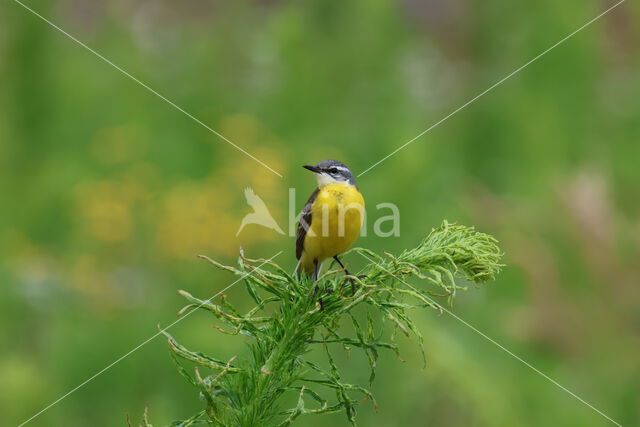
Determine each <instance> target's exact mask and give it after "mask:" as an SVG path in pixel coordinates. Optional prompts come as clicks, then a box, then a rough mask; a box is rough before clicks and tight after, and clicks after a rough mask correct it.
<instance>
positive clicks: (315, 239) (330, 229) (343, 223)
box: [304, 183, 364, 263]
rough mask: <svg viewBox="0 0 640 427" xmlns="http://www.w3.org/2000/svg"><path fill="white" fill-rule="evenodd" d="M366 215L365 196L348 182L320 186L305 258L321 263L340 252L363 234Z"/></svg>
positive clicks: (305, 242) (306, 239)
mask: <svg viewBox="0 0 640 427" xmlns="http://www.w3.org/2000/svg"><path fill="white" fill-rule="evenodd" d="M363 217H364V198H363V197H362V194H360V192H359V191H358V189H357V188H356V187H355V186H353V185H348V184H338V183H335V184H329V185H325V186H323V187H321V188H320V191H319V193H318V197H317V198H316V200H315V202H314V203H313V206H312V207H311V227H310V228H309V231H308V232H307V236H306V238H305V241H304V258H306V259H305V260H304V261H306V262H313V259H317V260H318V263H321V262H322V261H323V260H325V259H326V258H330V257H333V256H334V255H338V254H341V253H342V252H344V251H346V250H347V249H349V248H350V247H351V245H353V243H354V242H355V241H356V239H357V238H358V235H359V234H360V228H361V226H362V221H363Z"/></svg>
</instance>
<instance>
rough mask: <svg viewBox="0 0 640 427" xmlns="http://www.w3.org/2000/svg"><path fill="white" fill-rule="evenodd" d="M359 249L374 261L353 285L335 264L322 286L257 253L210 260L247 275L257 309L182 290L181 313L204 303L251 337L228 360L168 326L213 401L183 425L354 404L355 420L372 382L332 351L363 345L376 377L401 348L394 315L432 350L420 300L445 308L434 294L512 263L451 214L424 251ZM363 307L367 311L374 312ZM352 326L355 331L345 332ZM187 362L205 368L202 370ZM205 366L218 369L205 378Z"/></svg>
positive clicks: (281, 422)
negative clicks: (357, 378)
mask: <svg viewBox="0 0 640 427" xmlns="http://www.w3.org/2000/svg"><path fill="white" fill-rule="evenodd" d="M351 252H352V253H357V254H360V255H361V256H362V257H364V258H366V259H367V260H368V261H369V262H368V263H367V265H366V266H365V267H364V269H363V270H362V271H361V272H360V274H359V276H348V277H349V278H350V279H351V280H352V281H353V284H354V286H353V288H352V286H351V283H345V277H344V275H343V272H342V270H332V269H330V270H329V271H327V272H326V273H325V274H324V275H323V276H322V277H321V278H320V279H319V280H318V282H317V286H318V288H317V289H316V284H314V283H312V282H311V281H310V280H309V279H307V278H301V279H298V278H296V277H294V276H293V275H292V274H289V273H288V272H286V271H285V270H284V269H282V268H281V267H279V266H278V265H277V264H275V263H274V262H271V261H269V260H263V259H249V258H246V257H245V256H244V254H242V253H241V255H240V258H239V267H237V268H235V267H229V266H225V265H222V264H219V263H217V262H215V261H213V260H211V259H209V258H206V257H205V258H206V259H207V260H209V261H210V262H211V263H213V264H214V265H216V266H217V267H219V268H222V269H226V270H229V271H231V272H233V273H234V274H236V275H239V276H241V277H242V279H243V281H244V283H245V287H246V291H247V293H248V294H249V296H250V297H251V298H252V299H253V301H254V302H255V307H254V308H253V309H251V310H250V311H248V312H247V313H244V314H242V313H239V312H238V310H236V309H235V308H234V306H232V305H231V304H230V303H229V302H228V301H227V300H226V299H225V297H224V295H222V296H220V301H219V302H218V303H214V302H213V301H212V300H201V299H198V298H196V297H194V296H192V295H191V294H189V293H187V292H185V291H180V293H181V294H182V295H183V296H184V297H185V298H186V299H187V300H188V301H189V305H187V306H186V307H185V308H184V309H183V310H182V311H181V313H182V314H183V313H185V312H188V311H190V310H193V309H197V308H199V309H203V310H206V311H209V312H210V313H211V314H213V315H214V316H215V317H216V318H217V319H219V320H220V321H221V322H222V323H223V324H225V325H226V326H227V329H222V328H219V330H220V331H221V332H223V333H227V334H231V335H238V334H240V335H243V336H246V337H249V338H250V341H249V342H248V344H247V347H248V348H247V352H246V354H245V355H243V356H242V357H233V358H231V359H230V360H227V361H223V360H218V359H216V358H214V357H211V356H208V355H205V354H202V353H199V352H194V351H190V350H188V349H186V348H185V347H183V346H182V345H181V344H179V343H178V342H177V341H176V340H175V339H174V338H173V337H171V336H170V335H169V334H168V333H166V331H163V333H164V334H165V335H166V336H167V338H168V343H169V348H170V350H171V354H172V357H173V359H174V361H175V363H176V365H177V367H178V369H179V371H180V373H181V374H182V375H183V376H184V377H185V378H187V379H188V381H189V382H190V383H191V384H193V385H194V386H195V387H197V388H198V389H199V390H200V394H201V397H202V398H203V400H204V401H205V403H206V405H205V406H206V407H205V409H204V410H203V411H202V412H200V413H198V414H196V415H194V416H193V417H191V418H189V419H188V420H184V421H180V422H176V423H175V425H182V426H187V425H193V424H203V423H204V424H210V425H221V426H256V425H262V426H286V425H289V424H291V423H292V422H293V421H294V420H295V419H296V418H298V417H299V416H300V415H306V414H323V413H328V412H336V411H344V412H345V414H346V416H347V418H348V420H349V421H350V422H351V423H352V424H354V425H355V419H356V406H357V405H359V404H361V403H363V402H364V401H367V400H371V401H372V402H373V403H374V405H375V400H374V398H373V396H372V394H371V393H370V392H369V390H368V389H367V388H366V387H364V386H361V385H356V384H348V383H346V382H345V381H343V379H342V376H341V373H340V369H339V368H338V366H337V365H336V363H335V362H334V359H333V357H332V355H331V352H332V351H335V350H336V349H339V348H340V347H343V348H358V349H360V350H362V351H363V352H364V353H365V354H366V356H367V358H368V360H369V365H370V369H371V371H370V372H371V373H370V377H369V381H370V383H371V382H372V381H373V380H374V378H375V368H376V360H377V358H378V352H379V351H380V350H390V351H393V352H395V353H396V354H398V348H397V346H396V344H394V342H393V334H390V336H389V337H387V338H386V340H385V338H384V336H383V335H385V334H384V333H383V332H382V331H381V330H380V327H376V324H380V321H379V320H380V319H382V320H384V321H386V322H390V323H391V325H392V326H393V329H394V330H399V331H401V332H402V333H404V334H405V335H407V336H411V335H414V336H416V337H417V338H418V340H419V342H420V345H421V347H422V336H421V335H420V331H419V330H418V329H417V328H416V327H415V325H414V323H413V322H412V320H411V318H410V317H409V315H408V311H409V310H410V309H413V308H420V307H431V308H435V309H437V310H441V306H440V305H439V304H438V303H436V302H435V301H434V300H433V298H432V297H434V296H435V297H446V298H448V300H449V302H451V301H452V299H453V297H454V296H455V293H456V290H458V289H461V288H463V287H462V286H461V285H460V284H459V283H458V281H459V280H461V279H462V280H467V281H469V282H473V283H476V284H479V283H482V282H485V281H487V280H491V279H493V278H494V277H495V275H496V274H497V273H498V272H499V270H500V268H501V266H502V265H501V264H500V258H501V253H500V250H499V248H498V246H497V244H496V241H495V239H494V238H493V237H491V236H488V235H486V234H482V233H479V232H476V231H475V230H474V229H473V228H469V227H464V226H459V225H451V224H448V223H447V222H446V221H445V222H444V223H443V224H442V225H441V226H440V227H438V228H437V229H434V230H432V232H431V233H430V234H429V235H428V236H427V237H426V238H425V239H424V240H423V241H422V242H421V243H420V245H418V246H417V247H416V248H414V249H411V250H406V251H404V252H403V253H402V254H400V255H398V256H393V255H391V254H385V255H378V254H375V253H373V252H371V251H369V250H366V249H361V248H356V249H353V250H352V251H351ZM362 275H364V276H365V277H362ZM411 276H416V277H418V278H420V279H424V281H425V285H426V286H416V285H412V284H410V283H409V282H408V279H410V278H411ZM359 277H362V278H359ZM429 288H433V289H435V290H438V289H439V291H438V292H435V291H433V290H429ZM314 289H315V291H316V292H314ZM352 289H353V290H354V291H355V292H352ZM357 307H364V308H365V310H364V311H365V312H366V316H365V318H364V319H363V316H362V315H361V314H362V312H361V311H362V310H358V312H356V310H355V309H356V308H357ZM375 319H378V320H375ZM347 325H348V326H349V330H351V331H352V332H351V333H350V334H345V333H344V332H342V331H344V330H345V329H346V328H345V326H347ZM314 351H322V352H324V354H325V356H326V363H325V364H323V365H322V366H321V365H319V364H318V363H314V362H312V361H311V360H309V359H308V358H307V357H306V355H307V354H308V353H309V352H314ZM423 357H424V352H423ZM182 360H187V361H190V362H193V363H195V364H196V365H198V367H196V369H195V371H194V374H193V375H192V374H190V373H189V371H188V370H187V369H186V368H184V367H183V365H182V363H183V362H182ZM201 369H206V370H207V371H211V373H208V374H207V375H204V376H203V374H202V373H201ZM321 389H328V390H331V391H332V392H334V393H335V399H334V400H332V401H329V400H327V399H326V398H325V397H324V396H325V395H326V393H324V392H322V391H320V390H321ZM291 393H293V394H295V395H296V396H297V403H296V404H295V406H294V407H290V408H287V407H283V403H282V401H284V400H286V399H283V397H284V396H285V395H287V394H291Z"/></svg>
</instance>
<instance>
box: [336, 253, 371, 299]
mask: <svg viewBox="0 0 640 427" xmlns="http://www.w3.org/2000/svg"><path fill="white" fill-rule="evenodd" d="M333 259H335V260H336V262H337V263H338V264H340V267H342V269H343V270H344V274H345V275H347V276H351V273H349V270H347V267H345V266H344V264H343V263H342V261H340V258H338V255H334V257H333ZM363 277H366V276H358V278H359V279H361V278H363ZM347 281H348V282H351V295H352V296H353V295H355V294H356V282H355V280H353V279H352V278H348V279H347V280H345V281H344V282H343V283H342V287H341V288H340V294H342V291H343V290H344V286H345V284H346V282H347Z"/></svg>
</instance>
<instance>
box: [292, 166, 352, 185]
mask: <svg viewBox="0 0 640 427" xmlns="http://www.w3.org/2000/svg"><path fill="white" fill-rule="evenodd" d="M302 167H303V168H305V169H308V170H310V171H311V172H313V173H315V174H316V178H317V179H318V187H322V186H325V185H328V184H336V183H340V184H348V185H356V179H355V178H354V177H353V174H352V173H351V171H350V170H349V168H348V167H347V165H345V164H344V163H342V162H339V161H337V160H325V161H323V162H320V163H318V164H317V165H315V166H309V165H305V166H302Z"/></svg>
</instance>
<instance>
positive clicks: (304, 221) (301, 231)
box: [296, 188, 320, 259]
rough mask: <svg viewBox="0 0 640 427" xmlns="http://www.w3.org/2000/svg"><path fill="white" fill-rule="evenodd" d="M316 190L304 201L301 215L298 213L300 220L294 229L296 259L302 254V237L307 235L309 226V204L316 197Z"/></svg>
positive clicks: (310, 204)
mask: <svg viewBox="0 0 640 427" xmlns="http://www.w3.org/2000/svg"><path fill="white" fill-rule="evenodd" d="M319 191H320V190H318V189H317V188H316V190H315V191H314V192H313V193H311V196H309V200H307V203H305V205H304V208H303V209H302V215H300V221H299V222H298V229H297V230H296V259H300V257H301V256H302V249H303V248H304V238H305V237H306V236H307V230H308V229H309V227H310V226H311V206H312V205H313V202H315V201H316V198H317V197H318V192H319Z"/></svg>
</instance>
